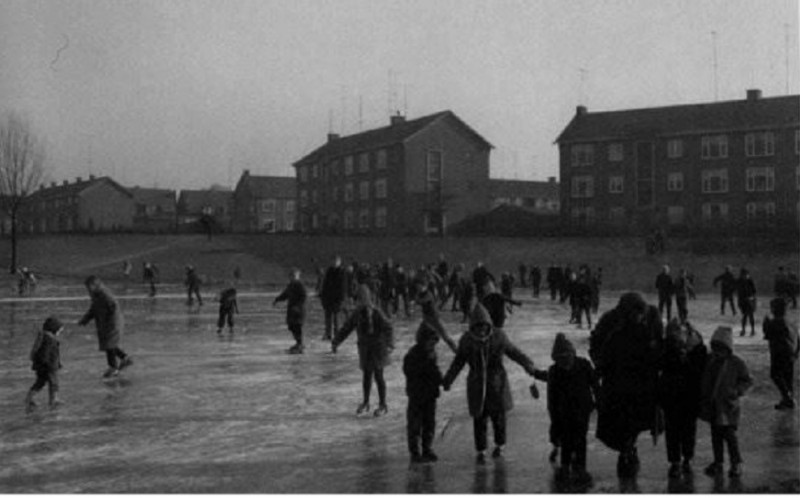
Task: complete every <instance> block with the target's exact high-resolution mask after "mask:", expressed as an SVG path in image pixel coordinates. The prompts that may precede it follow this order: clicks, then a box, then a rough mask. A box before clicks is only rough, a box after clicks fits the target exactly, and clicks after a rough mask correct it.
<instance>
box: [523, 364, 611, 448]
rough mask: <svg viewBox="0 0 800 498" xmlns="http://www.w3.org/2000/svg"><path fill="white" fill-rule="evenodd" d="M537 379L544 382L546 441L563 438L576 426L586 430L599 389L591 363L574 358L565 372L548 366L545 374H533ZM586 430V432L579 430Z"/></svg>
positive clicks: (542, 372)
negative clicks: (546, 422) (545, 390)
mask: <svg viewBox="0 0 800 498" xmlns="http://www.w3.org/2000/svg"><path fill="white" fill-rule="evenodd" d="M534 377H536V378H537V379H538V380H542V381H544V382H547V412H548V413H549V414H550V423H551V424H552V427H551V428H550V438H551V439H552V440H554V441H560V440H562V439H563V437H564V435H565V432H566V431H569V430H573V429H574V428H576V427H579V428H584V427H586V428H588V426H589V416H590V415H591V414H592V411H593V410H594V406H595V400H594V395H595V393H596V392H597V389H598V388H599V386H598V383H597V376H596V375H595V371H594V368H592V364H591V363H590V362H589V360H587V359H586V358H581V357H575V363H573V365H572V368H570V369H569V370H566V369H563V368H559V367H558V366H557V365H552V366H551V367H550V368H549V369H548V370H547V372H544V371H541V372H539V371H537V372H536V375H534ZM583 430H586V429H583Z"/></svg>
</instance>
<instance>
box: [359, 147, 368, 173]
mask: <svg viewBox="0 0 800 498" xmlns="http://www.w3.org/2000/svg"><path fill="white" fill-rule="evenodd" d="M358 172H359V173H369V152H362V153H361V154H359V155H358Z"/></svg>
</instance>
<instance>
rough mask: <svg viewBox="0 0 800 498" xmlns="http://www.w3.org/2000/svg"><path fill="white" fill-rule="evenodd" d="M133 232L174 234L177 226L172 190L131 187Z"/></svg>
mask: <svg viewBox="0 0 800 498" xmlns="http://www.w3.org/2000/svg"><path fill="white" fill-rule="evenodd" d="M128 190H129V191H130V193H131V194H132V195H133V202H134V212H133V230H134V231H136V232H153V233H168V232H174V231H175V227H176V224H177V204H176V192H175V191H174V190H167V189H156V188H142V187H133V188H129V189H128Z"/></svg>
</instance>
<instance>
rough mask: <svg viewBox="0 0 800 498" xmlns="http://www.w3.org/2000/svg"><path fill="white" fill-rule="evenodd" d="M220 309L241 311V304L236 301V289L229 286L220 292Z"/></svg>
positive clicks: (228, 311)
mask: <svg viewBox="0 0 800 498" xmlns="http://www.w3.org/2000/svg"><path fill="white" fill-rule="evenodd" d="M219 309H220V311H221V312H224V313H232V312H234V311H235V312H236V313H238V312H239V306H238V304H237V302H236V289H234V288H229V289H225V290H224V291H222V292H221V293H220V295H219Z"/></svg>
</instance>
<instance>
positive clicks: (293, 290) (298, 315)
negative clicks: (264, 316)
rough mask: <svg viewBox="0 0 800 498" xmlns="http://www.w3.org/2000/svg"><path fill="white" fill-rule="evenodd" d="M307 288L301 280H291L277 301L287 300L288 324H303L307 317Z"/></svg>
mask: <svg viewBox="0 0 800 498" xmlns="http://www.w3.org/2000/svg"><path fill="white" fill-rule="evenodd" d="M307 296H308V294H307V293H306V288H305V286H304V285H303V284H302V282H300V281H299V280H293V281H291V282H289V285H287V286H286V289H284V290H283V292H281V293H280V295H278V297H276V298H275V302H276V303H279V302H281V301H286V325H288V326H290V327H292V326H302V325H303V323H304V322H305V319H306V298H307Z"/></svg>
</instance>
